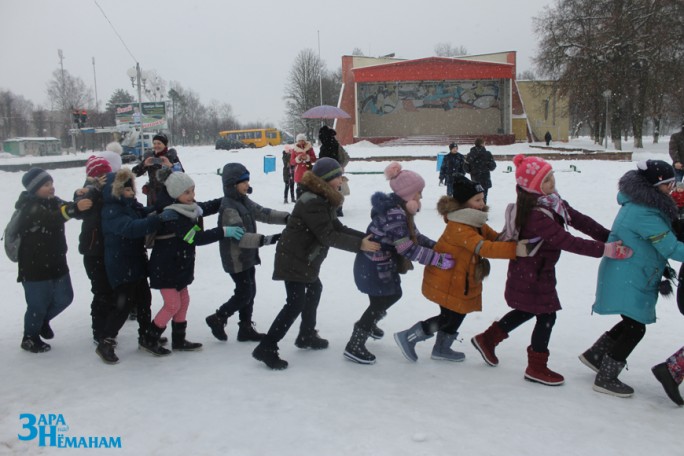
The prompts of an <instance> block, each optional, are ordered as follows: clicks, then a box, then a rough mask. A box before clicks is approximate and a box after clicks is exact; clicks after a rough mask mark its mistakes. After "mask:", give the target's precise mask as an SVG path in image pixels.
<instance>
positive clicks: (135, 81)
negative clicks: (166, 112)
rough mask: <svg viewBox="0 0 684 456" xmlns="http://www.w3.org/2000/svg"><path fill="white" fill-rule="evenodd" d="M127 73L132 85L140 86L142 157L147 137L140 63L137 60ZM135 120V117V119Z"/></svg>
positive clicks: (139, 105) (139, 110)
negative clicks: (144, 130) (145, 134)
mask: <svg viewBox="0 0 684 456" xmlns="http://www.w3.org/2000/svg"><path fill="white" fill-rule="evenodd" d="M126 74H127V75H128V77H129V78H131V85H132V86H133V87H136V86H137V88H138V115H139V117H138V119H139V120H140V134H139V136H138V137H139V138H140V157H142V156H143V153H144V152H145V137H144V135H143V129H144V127H143V115H142V114H143V109H142V72H141V71H140V63H138V62H135V68H133V67H131V68H129V69H128V71H126ZM133 120H134V121H135V118H134V119H133Z"/></svg>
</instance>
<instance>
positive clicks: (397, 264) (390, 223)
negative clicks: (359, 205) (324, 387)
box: [344, 162, 454, 364]
mask: <svg viewBox="0 0 684 456" xmlns="http://www.w3.org/2000/svg"><path fill="white" fill-rule="evenodd" d="M385 177H386V178H387V180H389V183H390V187H391V188H392V192H393V193H390V194H385V193H381V192H377V193H375V194H374V195H373V196H372V197H371V205H372V209H371V223H370V224H369V225H368V228H367V229H366V234H368V235H370V236H371V239H372V240H374V241H376V242H379V243H380V245H381V248H380V250H378V251H377V252H359V253H357V254H356V260H355V261H354V281H355V282H356V286H357V288H358V289H359V291H361V292H362V293H365V294H367V295H368V298H369V300H370V304H369V306H368V308H367V309H366V311H365V312H364V313H363V315H361V318H360V319H359V321H357V322H356V323H355V324H354V331H353V333H352V335H351V338H350V339H349V342H348V343H347V346H346V348H345V350H344V356H345V358H347V359H349V360H350V361H354V362H357V363H359V364H373V363H375V355H373V354H372V353H370V352H369V351H368V350H367V349H366V340H367V339H368V337H372V338H373V339H380V338H382V336H383V335H384V333H383V331H382V330H381V329H380V328H378V327H377V322H378V320H380V319H381V318H383V317H384V316H385V315H386V313H387V310H388V309H389V308H390V307H391V306H392V305H393V304H394V303H396V302H397V301H399V299H401V295H402V291H401V278H400V276H399V274H401V273H405V272H406V270H407V265H411V261H418V262H419V263H421V264H423V265H431V264H434V265H435V266H436V267H438V268H443V269H449V268H451V267H453V265H454V262H453V261H452V260H451V257H450V255H449V254H440V253H437V252H436V251H434V250H433V248H434V246H435V241H433V240H432V239H429V238H427V237H426V236H423V235H422V234H420V232H419V231H418V228H417V227H416V225H415V222H414V217H415V215H416V213H418V211H419V210H420V200H421V198H422V191H423V189H424V188H425V181H424V180H423V178H422V177H421V176H420V175H419V174H417V173H414V172H413V171H409V170H403V169H402V168H401V165H400V164H399V163H397V162H393V163H390V165H389V166H387V168H385ZM411 266H412V265H411Z"/></svg>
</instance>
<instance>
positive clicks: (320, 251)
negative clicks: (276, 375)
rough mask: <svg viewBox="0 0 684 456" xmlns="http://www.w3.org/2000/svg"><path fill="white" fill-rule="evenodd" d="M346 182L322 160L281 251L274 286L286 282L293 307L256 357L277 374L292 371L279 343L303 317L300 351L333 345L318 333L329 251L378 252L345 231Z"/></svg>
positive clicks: (334, 165)
mask: <svg viewBox="0 0 684 456" xmlns="http://www.w3.org/2000/svg"><path fill="white" fill-rule="evenodd" d="M341 182H342V167H341V166H340V164H339V163H338V162H337V161H335V160H333V159H332V158H321V159H320V160H318V161H317V162H316V164H315V165H314V167H313V170H312V171H310V172H307V173H305V174H304V177H303V178H302V186H303V193H302V196H301V197H300V198H298V199H297V204H295V207H294V210H293V211H292V215H291V216H290V217H289V219H288V221H287V226H286V227H285V230H284V231H283V235H282V238H281V239H280V241H279V242H278V245H277V247H276V255H275V264H274V270H273V280H284V281H285V290H286V291H287V301H286V304H285V306H284V307H283V309H282V310H281V311H280V313H278V316H277V317H276V319H275V320H274V321H273V323H272V324H271V327H270V328H269V330H268V333H267V334H266V336H265V337H264V338H263V340H262V341H261V342H260V343H259V345H258V346H257V347H256V348H255V349H254V351H253V352H252V356H253V357H254V358H255V359H256V360H258V361H262V362H263V363H265V364H266V365H267V366H268V367H270V368H271V369H278V370H280V369H286V368H287V361H285V360H282V359H280V356H278V342H279V341H280V340H282V338H283V337H285V334H287V331H288V330H289V329H290V327H291V326H292V324H293V323H294V321H295V320H296V319H297V317H298V316H299V315H300V314H301V315H302V323H301V326H300V328H299V335H298V336H297V339H296V340H295V345H296V346H297V347H298V348H303V349H307V348H308V349H312V350H321V349H325V348H328V341H327V340H325V339H323V338H321V337H319V335H318V331H316V309H317V308H318V303H319V301H320V299H321V292H322V291H323V284H322V283H321V280H320V279H319V278H318V275H319V271H320V268H321V264H322V263H323V260H325V257H326V256H327V255H328V249H329V248H330V247H335V248H338V249H342V250H347V251H349V252H358V251H359V250H363V251H366V252H374V251H377V250H378V249H379V248H380V244H378V243H377V242H373V241H371V240H370V239H369V238H370V236H367V237H365V238H364V234H363V233H362V232H360V231H357V230H354V229H352V228H349V227H346V226H344V225H343V224H342V223H341V222H340V221H339V220H338V219H337V215H336V213H335V210H336V208H337V207H338V206H340V205H341V204H342V202H343V201H344V197H343V196H342V194H341V193H340V192H339V191H338V190H337V189H338V188H339V186H340V183H341Z"/></svg>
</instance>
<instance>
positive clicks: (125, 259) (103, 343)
mask: <svg viewBox="0 0 684 456" xmlns="http://www.w3.org/2000/svg"><path fill="white" fill-rule="evenodd" d="M107 179H108V182H107V184H106V185H105V187H104V189H103V197H104V206H103V208H102V232H103V234H104V243H105V268H106V270H107V277H108V279H109V284H110V285H111V287H112V289H113V290H114V293H115V295H116V297H115V299H116V304H115V306H114V307H113V309H112V311H111V312H110V313H109V315H107V321H106V322H105V325H104V329H103V330H102V336H101V339H100V343H99V344H98V346H97V349H96V350H95V352H96V353H97V354H98V355H99V356H100V357H101V358H102V360H103V361H104V362H105V363H108V364H114V363H117V362H118V361H119V359H118V357H117V356H116V354H115V353H114V347H116V341H115V339H114V338H115V337H116V335H117V334H118V332H119V330H120V329H121V328H122V327H123V325H124V323H125V322H126V319H127V318H128V312H129V310H130V309H131V308H133V306H135V307H136V308H137V319H138V346H139V348H141V349H144V350H147V351H148V352H150V353H152V354H154V355H156V356H163V355H169V354H170V353H171V352H170V351H169V350H167V349H166V348H164V347H162V346H161V345H160V344H159V336H160V335H161V332H159V333H158V334H157V331H158V329H157V328H156V327H154V325H151V324H150V323H151V313H152V312H151V309H150V307H151V304H152V294H151V293H150V286H149V284H148V283H147V252H146V251H145V236H146V235H148V234H151V233H154V232H155V231H157V228H158V227H159V223H160V216H158V215H157V214H156V213H155V212H154V209H153V208H145V207H144V206H143V205H142V204H140V203H139V202H138V201H137V200H136V198H135V195H136V190H135V176H134V174H133V173H132V172H131V170H129V169H128V168H121V169H120V170H119V171H118V172H117V173H116V174H109V175H108V176H107Z"/></svg>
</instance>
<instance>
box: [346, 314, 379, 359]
mask: <svg viewBox="0 0 684 456" xmlns="http://www.w3.org/2000/svg"><path fill="white" fill-rule="evenodd" d="M368 337H370V332H369V331H366V330H364V329H362V328H360V327H359V324H358V322H357V323H356V324H354V332H352V335H351V338H350V339H349V342H347V346H346V347H345V348H344V357H345V358H347V359H348V360H349V361H354V362H355V363H359V364H375V355H374V354H373V353H371V352H369V351H368V350H367V349H366V341H367V340H368Z"/></svg>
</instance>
